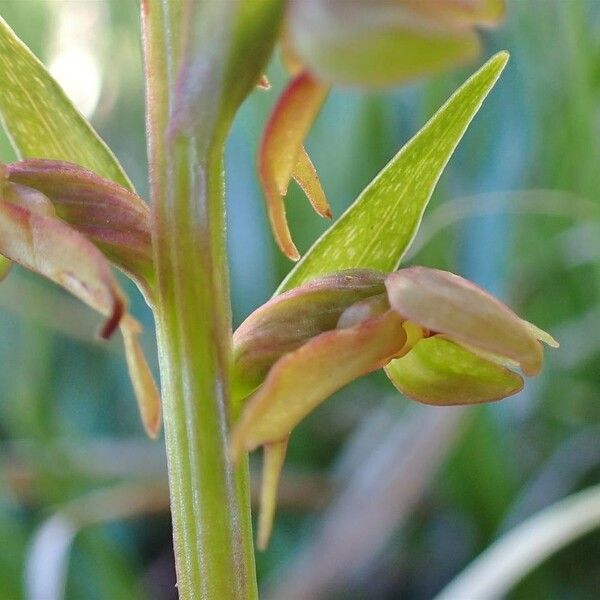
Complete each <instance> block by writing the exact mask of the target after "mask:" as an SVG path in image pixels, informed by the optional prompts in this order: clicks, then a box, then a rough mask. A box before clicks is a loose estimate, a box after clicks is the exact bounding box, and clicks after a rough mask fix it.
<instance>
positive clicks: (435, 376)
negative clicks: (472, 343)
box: [385, 335, 523, 406]
mask: <svg viewBox="0 0 600 600" xmlns="http://www.w3.org/2000/svg"><path fill="white" fill-rule="evenodd" d="M385 372H386V374H387V376H388V377H389V378H390V379H391V381H392V383H393V384H394V385H395V386H396V387H397V388H398V389H399V390H400V391H401V392H402V393H403V394H405V395H406V396H408V397H409V398H412V399H413V400H417V401H418V402H423V403H425V404H434V405H436V406H451V405H455V404H479V403H481V402H491V401H493V400H500V399H501V398H506V397H507V396H511V395H512V394H516V393H517V392H519V391H520V390H521V389H522V387H523V379H522V378H521V377H520V375H518V374H517V373H513V372H512V371H510V370H509V369H507V368H505V367H503V366H502V365H499V364H497V363H494V362H492V361H489V360H487V359H485V358H482V357H480V356H477V355H476V354H473V353H472V352H470V351H469V350H467V349H466V348H463V347H462V346H459V345H458V344H455V343H454V342H452V341H450V340H448V339H446V338H444V337H442V336H437V335H436V336H433V337H430V338H427V339H425V340H421V341H419V342H418V343H417V344H416V345H415V347H414V348H413V349H412V350H411V351H410V352H409V353H408V354H407V355H406V356H404V357H403V358H399V359H396V360H393V361H391V362H390V363H389V364H388V365H387V366H386V367H385Z"/></svg>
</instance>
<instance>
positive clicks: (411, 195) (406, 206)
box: [278, 52, 508, 292]
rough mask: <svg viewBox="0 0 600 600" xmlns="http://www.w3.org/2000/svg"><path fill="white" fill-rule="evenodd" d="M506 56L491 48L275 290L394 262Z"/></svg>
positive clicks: (389, 267)
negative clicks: (485, 59) (493, 52)
mask: <svg viewBox="0 0 600 600" xmlns="http://www.w3.org/2000/svg"><path fill="white" fill-rule="evenodd" d="M507 61H508V53H506V52H500V53H498V54H496V55H495V56H494V57H492V58H491V59H490V60H489V61H488V62H487V63H486V64H485V65H484V66H483V67H482V68H481V69H479V71H477V72H476V73H475V74H474V75H473V76H472V77H470V78H469V79H468V80H467V81H466V83H464V84H463V86H462V87H461V88H459V89H458V90H457V91H456V92H455V93H454V95H453V96H452V97H451V98H450V99H449V100H448V101H447V102H446V104H445V105H444V106H443V107H442V108H441V109H440V110H439V111H438V112H437V113H436V114H435V115H434V116H433V117H432V118H431V120H430V121H429V122H428V123H427V124H426V125H425V127H423V129H421V131H420V132H419V133H417V135H416V136H415V137H414V138H412V140H410V141H409V142H408V143H407V144H406V145H405V146H404V147H403V148H402V149H401V150H400V152H399V153H398V154H397V155H396V156H395V157H394V158H393V159H392V160H391V161H390V162H389V163H388V165H387V166H386V167H385V168H384V169H383V170H382V171H381V172H380V173H379V175H378V176H377V177H376V178H375V179H374V180H373V181H372V182H371V183H370V184H369V185H368V186H367V187H366V189H365V190H364V191H363V192H362V193H361V194H360V196H359V197H358V199H357V200H356V201H355V202H354V203H353V204H352V206H351V207H350V208H349V209H348V210H347V211H346V212H345V213H344V214H343V215H342V216H341V217H340V219H339V220H338V221H336V223H335V224H334V225H332V226H331V227H330V228H329V229H328V230H327V231H326V232H325V233H324V234H323V236H322V237H321V238H319V240H317V242H315V244H314V245H313V246H312V247H311V249H310V250H309V251H308V252H307V253H306V255H305V256H304V258H303V259H302V260H301V261H300V262H299V263H298V264H297V265H296V267H295V268H294V269H292V271H291V272H290V274H289V275H288V276H287V278H286V279H285V280H284V282H283V283H282V284H281V286H280V288H279V290H278V292H283V291H285V290H289V289H290V288H293V287H296V286H298V285H300V284H301V283H303V282H305V281H308V280H310V279H313V278H314V277H317V276H318V275H321V274H323V273H328V272H333V271H339V270H342V269H350V268H357V267H364V268H370V269H376V270H379V271H393V270H394V269H396V268H397V267H398V265H399V263H400V260H401V258H402V256H403V255H404V253H405V252H406V251H407V249H408V247H409V246H410V244H411V242H412V240H413V238H414V236H415V234H416V232H417V229H418V227H419V224H420V222H421V218H422V216H423V212H424V211H425V208H426V206H427V203H428V202H429V199H430V197H431V194H432V193H433V190H434V188H435V185H436V183H437V182H438V180H439V178H440V176H441V174H442V172H443V170H444V167H445V166H446V164H447V163H448V160H449V159H450V157H451V156H452V153H453V152H454V149H455V148H456V146H457V144H458V142H459V141H460V139H461V138H462V136H463V134H464V132H465V130H466V129H467V127H468V125H469V123H470V122H471V120H472V119H473V117H474V116H475V114H476V113H477V111H478V110H479V107H480V106H481V104H482V102H483V100H484V99H485V97H486V96H487V94H488V93H489V91H490V90H491V89H492V87H493V86H494V84H495V83H496V81H497V79H498V77H499V76H500V73H501V72H502V70H503V69H504V66H505V65H506V62H507Z"/></svg>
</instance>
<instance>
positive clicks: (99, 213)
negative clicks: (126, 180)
mask: <svg viewBox="0 0 600 600" xmlns="http://www.w3.org/2000/svg"><path fill="white" fill-rule="evenodd" d="M6 168H7V172H8V179H9V181H11V182H13V183H16V184H19V185H22V186H27V187H28V188H32V189H34V190H38V191H39V192H41V193H42V194H44V195H45V196H46V197H47V198H49V199H50V201H51V202H52V204H53V206H54V208H55V210H56V214H57V216H58V217H60V218H61V219H63V220H64V221H66V222H67V223H69V225H71V226H72V227H73V228H74V229H76V230H77V231H79V232H80V233H82V234H83V235H85V236H86V237H87V238H88V239H89V240H91V241H92V242H93V243H94V244H95V245H96V246H97V247H98V248H99V249H100V250H102V252H103V253H104V254H105V255H106V256H107V257H108V258H109V259H110V260H111V261H112V262H113V263H115V264H116V265H117V266H118V267H120V268H121V269H123V270H124V271H125V272H126V273H127V274H128V275H130V276H132V277H134V278H135V279H136V280H137V282H138V283H141V287H143V288H148V284H149V282H151V281H152V280H153V274H152V273H153V266H152V242H151V231H150V209H149V208H148V205H147V204H146V203H145V202H144V201H143V200H142V199H141V198H140V197H139V196H137V195H136V194H134V193H133V192H130V191H129V190H127V189H126V188H124V187H122V186H120V185H118V184H117V183H114V182H112V181H109V180H108V179H105V178H103V177H100V176H99V175H96V174H95V173H93V172H92V171H89V170H87V169H84V168H83V167H80V166H78V165H74V164H71V163H67V162H63V161H56V160H44V159H33V160H24V161H20V162H16V163H13V164H11V165H7V167H6Z"/></svg>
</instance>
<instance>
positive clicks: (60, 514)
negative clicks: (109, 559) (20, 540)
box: [25, 482, 169, 600]
mask: <svg viewBox="0 0 600 600" xmlns="http://www.w3.org/2000/svg"><path fill="white" fill-rule="evenodd" d="M168 506H169V493H168V489H167V487H166V486H165V485H163V484H162V483H152V482H148V483H146V482H133V483H129V482H127V483H122V484H118V485H116V486H115V487H113V488H108V489H101V490H97V491H94V492H91V493H90V494H88V495H87V496H82V497H80V498H77V499H75V500H73V501H71V502H70V503H68V504H66V505H65V506H63V507H62V508H61V509H60V510H58V511H57V512H56V513H54V514H53V515H52V516H50V517H49V518H48V519H46V520H45V521H44V522H43V523H42V524H41V525H40V527H39V528H38V529H37V531H36V532H35V534H34V536H33V539H32V541H31V544H30V547H29V551H28V553H27V557H26V565H25V588H26V592H27V598H28V599H29V600H42V599H43V600H62V599H63V598H65V593H66V585H67V574H68V569H69V557H70V553H71V547H72V545H73V541H74V540H75V537H76V535H77V534H78V533H79V532H80V531H81V530H83V529H86V528H87V527H92V526H94V525H101V524H104V523H108V522H111V521H121V520H123V519H130V518H135V517H141V516H144V515H150V514H155V513H160V512H164V511H166V510H167V509H168Z"/></svg>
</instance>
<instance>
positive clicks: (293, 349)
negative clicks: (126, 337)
mask: <svg viewBox="0 0 600 600" xmlns="http://www.w3.org/2000/svg"><path fill="white" fill-rule="evenodd" d="M540 341H543V342H545V343H546V344H548V345H550V346H553V347H556V346H557V345H558V344H557V343H556V341H555V340H554V339H553V338H552V337H551V336H550V335H549V334H547V333H546V332H544V331H542V330H540V329H538V328H537V327H535V326H534V325H532V324H531V323H528V322H527V321H524V320H522V319H520V318H519V317H518V316H517V315H516V314H515V313H514V312H512V311H511V310H510V309H509V308H508V307H507V306H505V305H504V304H502V303H501V302H500V301H498V300H497V299H496V298H494V297H493V296H491V295H490V294H488V293H487V292H486V291H484V290H483V289H481V288H480V287H478V286H476V285H474V284H473V283H471V282H469V281H467V280H465V279H463V278H462V277H459V276H457V275H454V274H452V273H448V272H445V271H439V270H436V269H429V268H425V267H409V268H406V269H402V270H400V271H397V272H394V273H390V274H387V275H386V274H384V273H380V272H377V271H372V270H350V271H343V272H341V273H336V274H332V275H328V276H324V277H320V278H317V279H315V280H313V281H311V282H309V283H306V284H304V285H302V286H299V287H297V288H295V289H293V290H291V291H289V292H287V293H284V294H282V295H280V296H276V297H275V298H273V299H272V300H270V301H269V302H267V303H266V304H265V305H263V306H261V307H260V308H259V309H257V310H256V311H255V312H254V313H252V314H251V315H250V316H249V317H248V318H247V319H246V320H245V321H244V323H242V325H240V327H239V328H238V330H237V331H236V332H235V334H234V385H235V387H234V391H235V395H236V396H237V398H238V401H241V400H243V399H244V398H245V400H244V403H243V408H242V410H241V416H240V418H239V420H238V422H237V423H236V425H235V427H234V429H233V432H232V435H231V446H230V447H231V454H232V456H233V457H234V459H236V460H237V459H238V458H239V457H240V455H241V454H242V453H243V452H248V451H251V450H254V449H255V448H257V447H259V446H264V453H265V469H264V477H265V479H264V483H263V500H262V514H261V518H260V526H259V545H260V546H262V547H264V546H265V545H266V543H267V540H268V537H269V533H270V529H271V522H272V517H273V511H274V507H275V494H276V486H277V480H278V477H279V472H280V470H281V466H282V464H283V458H284V456H285V451H286V447H287V440H288V438H289V436H290V433H291V431H292V430H293V428H294V427H295V426H296V425H297V424H298V423H299V422H300V421H302V419H303V418H304V417H305V416H306V415H308V414H309V413H310V412H311V411H313V410H314V409H315V408H316V407H317V406H319V405H320V404H322V403H323V402H324V401H325V400H326V399H327V398H328V397H329V396H331V395H332V394H333V393H334V392H336V391H338V390H339V389H341V388H342V387H344V386H345V385H347V384H348V383H350V382H351V381H353V380H354V379H357V378H358V377H361V376H362V375H365V374H367V373H371V372H373V371H376V370H378V369H384V371H385V373H386V374H387V376H388V377H389V378H390V380H391V381H392V383H393V384H394V386H395V387H396V388H397V389H398V390H399V391H400V392H402V393H403V394H404V395H405V396H407V397H408V398H411V399H413V400H416V401H418V402H423V403H425V404H433V405H437V406H451V405H457V404H478V403H482V402H491V401H494V400H499V399H501V398H505V397H507V396H511V395H513V394H516V393H517V392H519V391H520V390H521V389H522V388H523V378H522V376H521V375H520V374H519V373H518V372H517V370H520V371H522V373H523V374H525V375H528V376H534V375H537V374H538V373H539V371H540V369H541V366H542V360H543V351H542V346H541V344H540ZM256 388H258V389H256ZM254 390H255V391H254Z"/></svg>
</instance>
